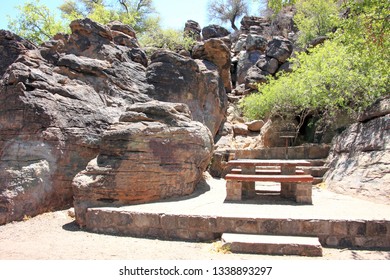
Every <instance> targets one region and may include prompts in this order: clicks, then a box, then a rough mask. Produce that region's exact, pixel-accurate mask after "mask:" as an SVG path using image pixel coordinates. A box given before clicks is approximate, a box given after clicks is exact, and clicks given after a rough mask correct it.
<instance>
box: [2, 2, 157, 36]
mask: <svg viewBox="0 0 390 280" xmlns="http://www.w3.org/2000/svg"><path fill="white" fill-rule="evenodd" d="M17 9H18V10H19V15H17V16H16V17H15V18H14V19H12V18H9V24H8V28H9V29H10V30H11V31H13V32H15V33H16V34H18V35H19V36H21V37H23V38H26V39H29V40H31V41H33V42H35V43H38V44H40V43H42V42H43V41H47V40H49V39H50V38H52V37H53V36H54V35H55V34H57V33H59V32H64V33H68V32H69V27H68V26H69V24H70V22H71V21H72V20H75V19H80V18H85V17H88V18H90V19H92V20H94V21H96V22H99V23H102V24H107V23H109V22H110V21H114V20H119V21H121V22H122V23H124V24H129V25H131V26H132V27H134V29H135V30H136V31H137V32H140V33H141V32H145V31H148V30H155V29H156V28H157V27H158V26H159V18H158V17H152V16H151V14H152V13H153V12H154V9H153V6H152V1H151V0H137V1H136V0H123V1H122V0H121V1H118V3H117V5H116V6H115V5H114V6H109V5H106V4H105V2H104V1H103V0H94V1H89V0H80V1H73V0H66V1H64V4H63V5H61V6H60V7H59V10H60V12H61V17H62V19H61V18H59V17H58V15H57V14H56V13H55V12H52V11H50V10H49V8H48V7H46V6H45V5H43V4H41V3H40V2H39V0H37V1H31V2H26V3H25V4H24V5H21V6H18V7H17Z"/></svg>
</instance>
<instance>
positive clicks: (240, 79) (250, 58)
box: [236, 50, 263, 85]
mask: <svg viewBox="0 0 390 280" xmlns="http://www.w3.org/2000/svg"><path fill="white" fill-rule="evenodd" d="M262 54H263V53H262V52H261V51H259V50H254V51H250V52H247V51H241V52H240V54H239V57H238V62H237V77H236V83H237V84H238V85H240V84H244V83H245V77H246V76H247V74H248V70H249V69H250V68H251V67H252V66H254V65H256V63H257V61H258V60H259V59H260V57H261V55H262Z"/></svg>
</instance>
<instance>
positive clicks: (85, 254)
mask: <svg viewBox="0 0 390 280" xmlns="http://www.w3.org/2000/svg"><path fill="white" fill-rule="evenodd" d="M68 213H69V211H68V210H64V211H57V212H52V213H46V214H42V215H39V216H37V217H34V218H30V219H27V220H25V221H22V222H13V223H10V224H7V225H3V226H0V248H1V250H0V260H285V259H296V260H306V259H316V260H318V259H319V260H390V251H368V250H351V249H330V248H324V249H323V253H324V256H323V257H320V258H318V257H317V258H307V257H297V256H268V255H249V254H231V253H228V252H222V251H221V250H220V246H219V243H218V241H217V240H216V241H215V242H210V243H193V242H181V241H163V240H155V239H141V238H132V237H124V236H109V235H101V234H95V233H90V232H86V231H83V230H80V229H79V227H78V226H77V225H76V224H75V223H74V219H73V218H72V217H71V216H69V214H68Z"/></svg>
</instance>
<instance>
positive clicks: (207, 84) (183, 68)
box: [146, 50, 227, 136]
mask: <svg viewBox="0 0 390 280" xmlns="http://www.w3.org/2000/svg"><path fill="white" fill-rule="evenodd" d="M218 73H219V72H218V67H217V66H216V65H215V64H213V63H211V62H210V61H208V60H199V59H195V60H193V59H191V58H188V57H184V56H181V55H179V54H176V53H173V52H170V51H166V50H161V51H158V52H156V53H155V54H154V55H153V56H152V58H151V63H150V65H149V67H148V69H147V74H146V76H147V80H148V82H149V83H150V84H151V85H153V86H154V87H153V88H151V89H150V91H149V95H150V96H151V97H152V98H154V99H156V100H160V101H166V102H174V103H185V104H187V105H188V106H189V108H190V110H191V112H192V115H193V118H194V120H196V121H199V122H201V123H204V124H205V125H206V126H207V127H208V128H209V129H210V131H211V132H212V133H213V135H214V136H215V135H216V133H217V132H218V129H219V127H220V126H221V123H222V121H223V120H224V119H225V117H226V108H227V96H226V92H225V90H224V85H223V81H222V80H221V77H220V76H219V74H218Z"/></svg>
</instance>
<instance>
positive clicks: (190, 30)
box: [184, 20, 202, 41]
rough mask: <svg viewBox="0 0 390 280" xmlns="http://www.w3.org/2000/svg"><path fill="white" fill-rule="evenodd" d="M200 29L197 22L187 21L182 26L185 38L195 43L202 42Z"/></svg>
mask: <svg viewBox="0 0 390 280" xmlns="http://www.w3.org/2000/svg"><path fill="white" fill-rule="evenodd" d="M201 32H202V29H201V28H200V25H199V23H198V22H196V21H194V20H187V22H186V23H185V26H184V33H185V34H186V35H187V36H190V37H192V38H193V39H194V40H196V41H201V40H202V35H201Z"/></svg>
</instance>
